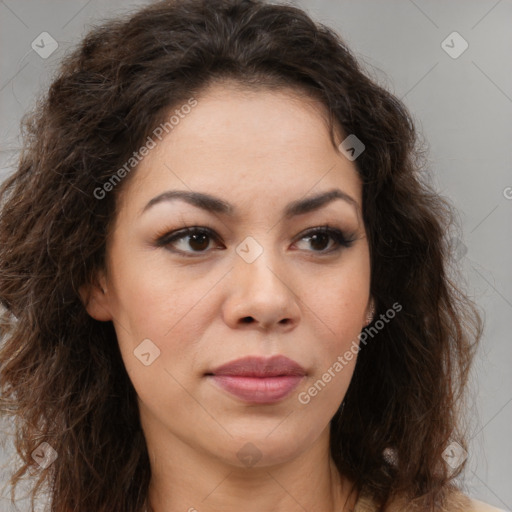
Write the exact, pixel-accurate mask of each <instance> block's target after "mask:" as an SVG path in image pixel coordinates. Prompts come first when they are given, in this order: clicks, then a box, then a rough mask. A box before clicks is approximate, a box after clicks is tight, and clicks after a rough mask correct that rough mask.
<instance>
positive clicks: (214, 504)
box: [146, 427, 356, 512]
mask: <svg viewBox="0 0 512 512" xmlns="http://www.w3.org/2000/svg"><path fill="white" fill-rule="evenodd" d="M146 437H147V438H148V451H149V456H150V463H151V473H152V476H151V482H150V486H149V502H150V503H151V509H152V512H181V511H183V512H184V511H187V512H214V511H218V510H222V511H223V512H234V511H237V512H238V511H240V510H244V511H246V512H267V511H269V512H270V511H272V512H304V510H307V511H309V512H345V511H349V510H352V509H353V507H354V506H355V501H356V497H355V493H351V490H352V489H351V485H350V482H348V481H347V480H346V479H344V478H342V477H341V476H340V474H339V472H338V470H337V468H336V466H335V464H334V462H333V461H332V459H331V458H330V453H329V428H328V427H327V428H326V429H325V431H324V432H322V434H321V435H320V437H319V438H318V439H317V440H316V441H315V442H314V443H313V445H311V446H310V447H309V448H308V449H307V450H306V451H304V452H302V453H300V454H298V455H297V456H296V457H295V458H293V459H291V460H287V461H286V462H283V463H280V464H276V465H267V466H265V467H258V465H256V466H254V467H251V468H247V467H239V466H234V465H232V464H229V463H227V462H225V461H219V460H218V459H217V458H214V457H212V456H211V455H209V454H207V453H203V452H199V451H198V450H197V448H195V447H191V446H189V445H188V444H186V443H184V442H182V441H180V440H178V439H176V438H171V439H169V433H168V432H167V439H166V441H171V442H166V443H165V444H164V443H154V442H151V440H152V439H163V437H162V436H152V435H150V436H147V433H146Z"/></svg>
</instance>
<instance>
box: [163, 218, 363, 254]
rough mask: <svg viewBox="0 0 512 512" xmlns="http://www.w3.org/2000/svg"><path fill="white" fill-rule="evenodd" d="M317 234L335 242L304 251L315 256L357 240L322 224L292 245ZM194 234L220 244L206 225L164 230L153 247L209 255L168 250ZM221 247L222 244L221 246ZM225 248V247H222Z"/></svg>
mask: <svg viewBox="0 0 512 512" xmlns="http://www.w3.org/2000/svg"><path fill="white" fill-rule="evenodd" d="M317 233H321V234H326V235H327V236H328V237H330V238H331V240H333V241H334V242H335V246H334V247H333V248H331V249H330V250H327V251H325V250H322V251H306V252H309V253H312V254H315V255H317V256H322V255H330V254H332V253H336V252H339V251H341V250H343V249H347V248H349V247H351V246H352V244H353V243H354V242H355V241H356V240H357V238H358V237H357V232H353V231H350V230H349V231H346V230H343V229H340V228H338V227H335V226H332V225H330V224H323V225H320V226H313V227H311V228H308V229H306V230H304V231H302V232H301V233H299V234H298V235H297V236H296V237H295V239H294V242H293V244H295V243H297V242H299V241H301V240H302V239H303V238H305V237H308V236H313V235H315V234H317ZM194 234H204V235H207V236H208V237H210V238H211V239H212V240H214V241H215V242H217V243H222V242H221V237H220V236H219V235H218V234H217V232H216V231H215V229H214V228H211V227H209V226H206V225H191V226H185V227H183V228H178V229H175V230H170V231H169V230H166V231H164V233H163V234H159V235H157V236H156V237H155V238H156V239H155V242H154V243H155V245H157V246H158V247H164V248H168V250H170V251H171V252H174V253H177V254H180V255H183V256H185V257H200V256H204V255H206V254H209V253H210V252H211V249H208V250H206V251H197V252H195V251H181V250H179V249H170V248H169V246H170V245H171V243H172V242H174V241H177V240H181V239H183V238H186V237H187V236H192V235H194ZM222 245H223V244H222ZM224 248H226V247H224Z"/></svg>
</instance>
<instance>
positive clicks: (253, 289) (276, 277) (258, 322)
mask: <svg viewBox="0 0 512 512" xmlns="http://www.w3.org/2000/svg"><path fill="white" fill-rule="evenodd" d="M229 279H230V284H229V290H230V294H229V297H228V298H227V299H226V301H225V303H224V306H223V316H224V321H225V322H226V324H227V325H229V326H230V327H231V328H238V329H239V328H241V327H247V328H252V329H254V328H257V329H259V330H264V331H269V330H279V331H280V332H285V331H289V330H292V329H293V328H295V327H296V325H297V324H298V322H299V320H300V307H299V302H300V301H299V298H298V296H297V295H296V292H295V291H294V283H293V281H292V280H291V279H290V271H289V269H286V267H285V265H283V264H278V262H277V258H276V257H272V256H271V255H270V251H267V250H266V251H264V252H263V254H261V255H260V256H259V257H258V258H257V259H256V260H255V261H253V262H252V263H248V262H246V261H244V259H243V258H240V257H238V256H236V257H235V263H234V268H233V270H232V271H231V272H230V277H229Z"/></svg>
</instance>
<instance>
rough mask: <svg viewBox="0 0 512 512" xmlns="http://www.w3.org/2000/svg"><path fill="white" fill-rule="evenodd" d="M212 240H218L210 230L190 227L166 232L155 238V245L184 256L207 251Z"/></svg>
mask: <svg viewBox="0 0 512 512" xmlns="http://www.w3.org/2000/svg"><path fill="white" fill-rule="evenodd" d="M212 240H214V241H218V240H219V238H218V236H217V235H216V234H215V233H214V232H213V231H212V230H210V229H207V228H200V227H192V228H186V229H180V230H178V231H172V232H170V233H166V234H165V235H162V236H160V237H159V238H158V239H157V241H156V245H157V246H158V247H165V248H166V249H168V250H170V251H172V252H176V253H179V254H183V255H184V256H195V255H201V254H205V253H208V252H209V251H208V249H209V248H210V245H211V242H212Z"/></svg>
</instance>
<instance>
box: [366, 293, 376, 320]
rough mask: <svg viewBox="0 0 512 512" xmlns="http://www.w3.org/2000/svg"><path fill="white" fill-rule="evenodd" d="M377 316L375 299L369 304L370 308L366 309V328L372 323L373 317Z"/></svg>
mask: <svg viewBox="0 0 512 512" xmlns="http://www.w3.org/2000/svg"><path fill="white" fill-rule="evenodd" d="M374 315H375V301H374V300H373V298H371V299H370V301H369V302H368V307H367V308H366V321H365V324H364V325H365V327H366V326H367V325H369V324H371V323H372V321H373V317H374Z"/></svg>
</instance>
